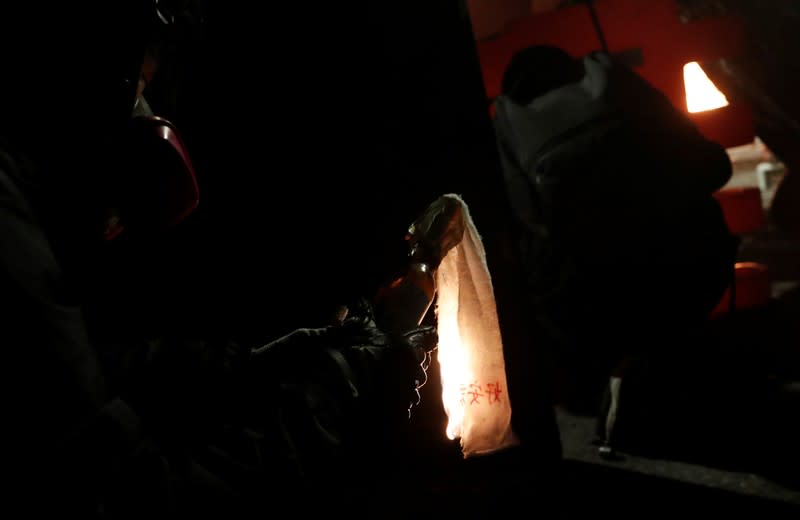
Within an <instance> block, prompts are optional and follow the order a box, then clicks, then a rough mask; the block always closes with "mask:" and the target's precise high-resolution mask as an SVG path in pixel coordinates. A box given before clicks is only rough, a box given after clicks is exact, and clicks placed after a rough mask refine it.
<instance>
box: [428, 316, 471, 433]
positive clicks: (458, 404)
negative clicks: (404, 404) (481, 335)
mask: <svg viewBox="0 0 800 520" xmlns="http://www.w3.org/2000/svg"><path fill="white" fill-rule="evenodd" d="M438 321H439V324H438V331H439V348H438V349H437V352H438V359H439V364H440V365H441V366H442V367H445V369H444V370H442V373H441V377H442V404H443V405H444V409H445V412H447V429H446V431H445V433H446V435H447V438H448V439H451V440H453V439H458V438H460V437H461V425H462V423H463V421H464V402H463V400H462V396H461V392H460V390H459V388H460V385H462V384H463V382H464V381H472V380H473V379H474V374H473V371H472V370H471V369H470V362H469V360H468V359H467V356H466V355H465V352H468V351H469V349H467V348H465V346H464V345H463V343H464V342H465V339H463V338H462V337H461V333H460V332H459V328H458V315H457V310H456V309H443V308H441V307H440V308H439V318H438Z"/></svg>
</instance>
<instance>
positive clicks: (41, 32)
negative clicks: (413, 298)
mask: <svg viewBox="0 0 800 520" xmlns="http://www.w3.org/2000/svg"><path fill="white" fill-rule="evenodd" d="M170 5H171V4H169V3H167V2H164V1H147V2H142V1H119V2H116V1H115V2H106V1H99V0H86V1H81V2H55V3H50V4H48V5H47V6H45V7H43V6H41V5H39V4H35V5H31V2H26V1H20V2H17V1H12V2H6V3H4V4H3V7H2V12H1V13H0V20H2V25H3V27H2V29H3V30H2V31H0V33H2V35H3V36H2V38H3V42H2V44H3V45H2V46H0V48H2V51H0V53H1V54H2V57H3V60H2V61H3V63H4V67H5V71H6V74H5V75H4V81H3V82H2V85H1V86H0V100H2V103H1V106H0V114H2V117H0V316H1V317H2V318H0V323H1V324H0V343H2V345H3V347H4V349H5V352H6V353H7V357H6V359H5V363H4V367H6V368H5V370H4V375H3V378H2V381H3V395H4V399H3V409H4V418H5V420H4V425H5V427H4V429H3V444H4V446H5V447H6V450H7V452H8V455H9V456H8V457H7V458H6V466H5V468H6V470H7V471H8V472H10V474H11V475H12V476H11V479H10V482H11V485H10V486H7V487H6V488H5V491H6V492H7V498H8V500H7V501H6V507H9V508H13V507H12V504H18V505H20V506H21V507H24V508H25V509H24V510H26V511H28V512H32V513H42V514H54V513H58V514H61V515H67V516H70V514H71V513H75V514H77V515H79V516H80V517H81V518H94V517H97V518H120V517H129V518H133V517H136V518H141V517H143V516H145V515H148V516H160V515H165V514H175V513H186V512H187V511H192V512H195V513H199V512H202V513H209V512H212V511H216V512H219V513H223V512H225V513H231V512H232V511H235V510H237V509H240V510H241V509H242V508H246V507H248V506H249V505H253V504H255V503H256V502H258V500H259V499H262V498H263V496H264V494H265V493H268V492H270V489H269V488H268V487H265V486H266V484H270V483H274V482H278V481H280V482H283V483H284V484H285V485H284V486H283V487H282V488H281V490H283V491H287V490H289V491H297V490H304V489H308V486H309V485H310V486H311V488H310V489H319V488H317V487H316V486H321V485H322V483H321V478H320V475H327V476H330V475H332V474H333V472H334V470H335V469H342V468H348V467H350V466H348V464H350V463H352V462H353V461H354V460H356V458H357V457H356V456H355V455H354V453H355V452H357V451H358V450H360V449H362V445H361V443H360V440H361V437H363V436H365V435H368V432H369V433H375V431H376V430H374V429H368V430H363V431H362V430H361V429H359V428H357V427H356V426H364V425H372V424H377V423H378V421H377V420H374V421H373V420H371V418H373V417H375V418H382V417H383V418H385V417H387V416H392V417H397V416H402V417H407V414H408V403H409V402H410V400H411V399H412V397H411V396H413V394H414V391H415V385H416V384H417V383H415V381H417V382H418V381H420V380H421V379H423V378H422V377H421V376H420V375H419V371H420V370H424V367H423V365H422V362H423V360H424V359H425V358H426V353H427V352H428V351H430V349H432V348H433V347H434V346H435V342H436V335H435V332H434V331H433V330H432V329H430V328H423V329H419V330H414V331H409V333H408V334H404V335H402V336H390V335H387V334H384V333H383V332H382V331H380V330H379V329H378V328H377V327H376V326H375V324H374V321H373V320H372V319H371V314H370V310H369V305H368V304H367V305H352V306H351V307H350V309H349V313H348V315H347V316H346V317H345V316H341V319H340V320H339V321H337V322H336V323H332V324H330V325H329V324H319V327H318V328H310V329H302V330H298V331H295V332H294V333H292V334H289V335H287V336H286V337H284V338H281V339H280V340H276V341H275V342H271V343H269V345H267V346H262V345H243V344H237V343H236V342H233V341H214V340H197V339H195V338H186V337H174V336H173V335H170V334H166V333H164V330H163V327H161V324H160V323H159V322H158V320H148V319H146V318H145V316H146V315H147V314H148V312H149V310H150V307H151V306H153V307H156V303H158V300H159V298H160V295H159V293H158V291H159V289H160V288H159V287H158V286H157V285H151V286H150V287H151V288H152V289H153V291H155V292H154V293H153V294H150V295H149V298H139V299H136V298H134V300H133V301H131V297H130V295H128V294H126V293H125V290H124V289H125V288H126V287H127V288H130V287H131V285H133V284H128V285H125V284H121V285H120V284H117V283H115V282H116V281H118V280H119V279H125V278H131V279H133V280H139V281H142V282H146V281H147V280H148V277H147V276H143V275H141V273H140V274H136V273H134V272H132V271H128V272H125V271H124V270H123V272H120V267H119V266H118V265H117V264H115V263H114V259H115V258H119V257H120V253H122V254H126V253H128V252H132V251H135V249H136V246H137V245H141V244H146V243H147V237H148V236H158V237H159V239H158V240H168V239H169V233H168V232H169V230H170V229H172V227H173V226H174V225H175V224H177V223H178V222H179V221H180V220H182V219H183V218H185V217H186V216H187V215H188V214H189V213H191V211H192V210H193V209H194V206H196V204H197V200H198V198H197V197H198V190H197V184H196V180H195V178H194V175H193V169H192V166H191V161H190V160H189V159H188V155H187V152H186V150H185V148H184V147H183V145H182V143H181V142H180V138H179V136H178V135H177V129H176V128H175V127H174V126H173V125H171V124H169V122H168V121H166V120H159V119H158V118H152V117H145V118H141V117H137V118H132V116H134V115H136V116H142V115H145V116H149V115H150V114H148V113H146V111H145V113H142V111H141V108H142V105H141V101H140V102H139V103H137V96H140V95H141V93H142V91H141V89H138V91H137V87H139V86H140V79H141V78H142V76H143V74H145V73H146V71H147V63H148V60H146V59H145V54H146V48H147V46H148V42H149V41H151V40H152V38H153V35H154V34H155V33H156V32H157V31H161V30H163V29H164V25H165V24H166V25H169V23H170V20H173V19H174V17H172V16H170V15H169V9H170ZM143 65H144V66H143ZM134 121H135V122H134ZM141 132H145V134H146V135H147V136H148V137H145V138H140V137H141ZM154 135H157V136H159V137H158V138H155V137H154ZM137 136H139V137H137ZM132 142H133V145H132V144H131V143H132ZM148 143H149V144H154V145H155V146H156V147H157V148H158V150H157V152H156V153H152V154H151V153H149V152H148V150H146V149H145V145H147V144H148ZM149 159H165V160H167V163H168V164H167V165H166V166H165V164H164V163H154V162H148V160H149ZM170 165H171V166H175V168H174V170H175V171H173V169H170V168H168V167H167V166H170ZM176 171H177V173H176ZM165 175H166V177H165ZM141 197H144V198H145V199H144V201H143V200H142V198H141ZM137 201H138V202H139V203H140V204H138V205H137V204H135V203H136V202H137ZM176 201H177V202H176ZM161 202H164V203H165V204H166V203H169V204H167V205H166V206H164V205H162V207H160V208H159V207H158V206H159V204H157V203H161ZM170 204H171V205H170ZM167 206H169V207H167ZM150 210H154V211H156V214H155V215H156V216H155V217H154V216H153V215H154V214H153V212H152V211H150ZM109 249H112V250H116V253H115V254H112V255H109V254H108V251H109ZM148 251H150V252H152V251H155V249H152V248H151V249H149V250H148ZM139 255H140V256H138V257H136V256H135V257H133V258H138V259H142V258H144V257H145V256H148V255H142V254H141V253H139ZM150 256H152V255H150ZM156 258H157V256H156ZM151 260H152V259H151ZM156 263H157V262H156ZM126 266H127V267H128V268H131V269H136V268H138V267H139V266H138V264H137V262H136V261H130V260H129V261H128V262H127V264H126ZM126 301H127V304H125V302H126ZM276 417H279V419H276ZM367 418H370V419H367ZM232 431H233V432H235V433H233V434H232V433H231V432H232ZM248 432H249V433H248ZM353 432H355V433H353ZM355 434H358V435H359V437H357V438H356V437H352V435H355ZM276 439H277V440H276ZM248 449H250V451H248ZM265 452H269V453H271V454H272V456H271V457H266V458H263V457H262V454H263V453H265ZM243 453H244V455H243ZM221 454H223V455H221ZM361 460H368V457H363V458H362V459H361ZM290 462H291V463H290ZM356 467H359V468H362V467H363V466H358V465H356V464H353V468H352V471H354V472H355V468H356ZM287 468H288V469H291V470H292V471H290V472H288V473H287V471H286V470H287ZM362 478H366V477H365V476H364V475H362ZM287 482H288V484H286V483H287ZM338 482H339V485H338V486H331V482H327V481H326V482H325V483H324V484H325V486H326V488H331V489H335V490H339V491H344V490H345V488H346V486H345V482H344V481H343V480H339V481H338ZM334 483H335V482H334ZM260 484H263V486H259V485H260ZM272 491H273V492H274V493H278V491H276V490H274V489H273V490H272ZM330 495H331V496H335V494H334V493H333V492H331V493H330ZM275 498H276V499H286V497H284V496H278V495H276V496H275ZM250 499H253V500H252V501H251V500H250ZM216 508H218V509H216Z"/></svg>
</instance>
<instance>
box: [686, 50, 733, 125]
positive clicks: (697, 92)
mask: <svg viewBox="0 0 800 520" xmlns="http://www.w3.org/2000/svg"><path fill="white" fill-rule="evenodd" d="M683 84H684V88H685V89H686V108H687V109H688V110H689V112H690V113H692V114H695V113H697V112H705V111H708V110H715V109H717V108H722V107H726V106H728V99H727V98H726V97H725V94H723V93H722V92H720V90H719V89H718V88H717V87H716V85H714V82H713V81H711V79H710V78H709V77H708V75H707V74H706V73H705V71H704V70H703V68H702V67H700V64H699V63H697V62H696V61H692V62H690V63H687V64H686V65H684V66H683Z"/></svg>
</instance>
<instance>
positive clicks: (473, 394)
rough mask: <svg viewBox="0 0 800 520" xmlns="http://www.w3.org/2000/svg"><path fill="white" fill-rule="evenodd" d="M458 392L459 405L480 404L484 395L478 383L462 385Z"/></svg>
mask: <svg viewBox="0 0 800 520" xmlns="http://www.w3.org/2000/svg"><path fill="white" fill-rule="evenodd" d="M459 391H460V392H461V399H460V403H461V404H462V405H467V404H480V398H481V397H482V396H484V395H485V394H484V393H483V388H481V385H479V384H478V383H470V384H468V385H464V384H462V385H461V386H460V387H459Z"/></svg>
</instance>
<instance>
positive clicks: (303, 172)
mask: <svg viewBox="0 0 800 520" xmlns="http://www.w3.org/2000/svg"><path fill="white" fill-rule="evenodd" d="M355 4H358V5H350V6H348V7H342V6H340V5H337V6H336V7H335V8H334V7H332V6H315V7H314V9H313V10H310V9H309V8H307V7H304V6H300V5H298V6H297V7H294V6H292V5H293V3H290V2H287V3H285V5H279V6H274V5H272V3H270V5H269V7H253V6H251V5H248V6H243V5H235V3H230V2H221V1H219V2H206V6H205V16H206V24H205V27H204V38H203V44H202V47H201V49H200V54H199V56H198V58H197V59H196V63H195V66H194V69H193V70H190V71H189V75H190V79H189V80H188V81H185V82H184V86H183V91H182V92H181V95H182V98H181V104H180V105H179V106H180V110H179V111H178V112H177V113H176V114H175V115H174V117H175V118H176V119H177V123H178V124H179V125H180V128H181V129H182V133H183V135H184V138H185V139H186V141H187V145H188V146H189V148H190V152H191V153H192V156H193V158H194V160H195V163H196V168H197V173H198V178H199V182H200V186H201V204H200V207H199V209H198V211H197V213H196V214H195V215H194V216H193V217H192V219H191V221H189V222H187V225H186V226H185V227H184V229H183V230H182V234H183V238H182V240H186V244H187V253H186V255H187V256H186V258H185V260H184V261H178V262H177V265H178V266H179V267H180V268H181V269H185V270H186V271H185V272H184V273H183V274H182V275H181V276H182V277H183V278H185V279H187V280H188V282H187V283H186V286H187V287H185V290H186V291H188V292H189V293H194V297H191V298H187V300H188V301H189V305H193V306H195V307H196V313H188V314H190V316H189V319H190V320H199V318H198V316H201V315H202V316H204V318H203V319H202V320H199V321H202V323H203V324H205V325H208V326H210V324H213V323H216V324H218V326H219V327H221V328H224V329H231V330H235V331H237V333H238V332H243V333H244V332H247V333H248V334H247V335H250V334H249V333H251V332H252V333H253V334H256V335H262V333H263V332H266V331H267V329H270V330H271V329H274V328H277V329H284V330H288V329H290V328H291V327H293V326H295V325H304V326H308V325H313V324H314V323H315V322H316V321H318V320H320V319H322V316H324V315H325V312H327V310H328V308H329V306H331V305H333V303H335V302H336V301H337V300H344V299H346V298H347V297H348V296H349V295H351V294H356V295H360V294H364V295H369V294H371V291H373V290H374V287H375V286H376V285H377V284H378V283H381V282H383V281H384V280H386V279H387V278H388V277H389V276H390V275H392V274H394V273H395V272H396V271H397V270H398V269H401V268H402V262H403V261H404V256H405V254H406V248H405V244H404V242H403V236H404V233H405V230H406V228H407V226H408V224H410V222H411V221H412V220H413V219H414V218H415V217H416V215H417V214H418V213H419V212H420V211H422V210H423V209H424V208H425V207H426V206H427V204H428V203H429V202H431V201H432V200H433V199H434V198H435V197H437V196H438V195H440V194H442V193H444V192H447V191H453V192H459V193H465V192H467V191H468V190H469V189H470V188H469V187H470V186H471V185H478V186H480V188H479V189H477V190H475V191H477V192H478V193H482V192H483V191H485V189H484V186H482V184H483V183H484V182H487V181H488V182H499V178H498V177H495V176H496V174H497V171H496V169H495V168H496V163H495V162H494V155H493V153H494V150H493V137H492V134H491V130H490V126H489V121H488V116H487V115H486V111H485V101H484V100H485V96H484V92H483V86H482V84H481V79H480V74H479V72H478V70H479V69H478V67H477V63H476V61H475V56H474V49H473V48H472V45H473V43H472V37H471V32H470V28H469V22H468V18H467V14H466V12H465V10H464V8H463V6H461V5H460V3H459V2H445V1H440V2H423V1H417V2H405V3H403V4H400V5H397V4H394V5H391V6H389V5H386V6H384V5H382V3H378V2H357V3H355ZM378 4H380V5H378ZM290 6H291V7H290ZM497 186H499V185H497ZM468 202H469V200H468ZM267 321H268V322H269V323H265V322H267Z"/></svg>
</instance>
